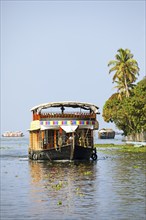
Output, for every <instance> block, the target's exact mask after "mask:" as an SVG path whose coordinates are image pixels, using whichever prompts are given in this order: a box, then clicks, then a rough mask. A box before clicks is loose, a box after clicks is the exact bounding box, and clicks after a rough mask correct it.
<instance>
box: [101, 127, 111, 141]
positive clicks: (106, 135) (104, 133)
mask: <svg viewBox="0 0 146 220" xmlns="http://www.w3.org/2000/svg"><path fill="white" fill-rule="evenodd" d="M98 138H99V139H114V138H115V131H114V130H113V129H105V128H102V129H101V130H99V131H98Z"/></svg>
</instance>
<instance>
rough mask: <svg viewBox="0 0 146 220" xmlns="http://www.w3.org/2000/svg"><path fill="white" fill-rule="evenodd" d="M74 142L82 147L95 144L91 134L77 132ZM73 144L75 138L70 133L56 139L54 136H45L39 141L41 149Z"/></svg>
mask: <svg viewBox="0 0 146 220" xmlns="http://www.w3.org/2000/svg"><path fill="white" fill-rule="evenodd" d="M74 143H75V144H76V145H79V146H82V147H91V146H93V138H92V137H91V136H87V137H86V136H84V137H83V136H82V137H80V136H78V135H76V134H75V136H74ZM70 144H73V138H71V136H68V135H62V136H60V137H58V138H57V139H56V140H54V139H53V138H52V137H48V138H44V139H43V140H41V141H39V146H40V148H41V149H44V150H45V149H46V150H47V149H52V148H56V149H58V148H61V147H63V146H66V145H70Z"/></svg>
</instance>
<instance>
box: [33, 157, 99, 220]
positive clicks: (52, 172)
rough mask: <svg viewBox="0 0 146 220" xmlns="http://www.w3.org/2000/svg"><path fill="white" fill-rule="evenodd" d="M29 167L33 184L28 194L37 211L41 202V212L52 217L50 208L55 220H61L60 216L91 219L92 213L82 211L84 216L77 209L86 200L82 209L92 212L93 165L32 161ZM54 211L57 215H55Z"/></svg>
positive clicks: (94, 186)
mask: <svg viewBox="0 0 146 220" xmlns="http://www.w3.org/2000/svg"><path fill="white" fill-rule="evenodd" d="M29 166H30V173H31V177H32V179H31V180H32V182H31V183H32V185H33V190H32V191H31V195H32V198H33V200H34V202H35V201H36V200H37V201H38V206H39V207H38V208H40V204H39V203H40V202H42V203H43V205H42V206H41V209H42V210H44V212H49V213H51V215H52V206H53V213H54V212H55V218H56V219H57V218H58V219H60V214H61V215H63V216H64V218H66V217H67V216H68V215H69V216H72V215H73V216H74V218H75V219H78V218H79V216H80V217H81V216H82V215H83V216H84V215H85V213H86V217H88V216H89V217H90V215H91V214H90V213H88V212H86V211H85V210H84V212H83V213H82V212H81V209H80V208H79V210H77V207H80V206H81V204H82V203H83V202H85V201H87V203H86V202H85V204H84V206H83V207H82V208H83V209H88V208H89V209H90V212H91V211H92V212H94V211H95V210H94V208H95V206H96V198H95V197H96V196H95V192H96V185H95V178H96V169H97V166H96V163H93V162H91V163H90V162H88V163H73V162H72V163H69V162H65V163H52V164H50V163H38V162H34V161H32V162H30V163H29ZM40 188H41V190H40ZM46 206H47V209H46ZM75 210H76V211H75ZM57 212H59V213H58V214H57ZM79 213H80V215H79ZM45 214H47V213H45ZM66 215H67V216H66ZM63 216H62V217H63ZM52 217H53V216H52ZM50 219H51V218H50Z"/></svg>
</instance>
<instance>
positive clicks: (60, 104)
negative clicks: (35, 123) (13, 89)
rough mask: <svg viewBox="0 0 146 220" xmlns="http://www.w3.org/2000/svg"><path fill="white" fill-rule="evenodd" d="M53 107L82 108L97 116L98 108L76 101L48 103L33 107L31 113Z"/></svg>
mask: <svg viewBox="0 0 146 220" xmlns="http://www.w3.org/2000/svg"><path fill="white" fill-rule="evenodd" d="M54 107H60V108H61V107H71V108H82V109H85V110H91V111H93V112H94V113H96V114H99V111H98V109H99V107H97V106H96V105H94V104H92V103H86V102H77V101H62V102H49V103H44V104H40V105H37V106H34V107H33V108H32V109H31V111H37V112H38V113H39V112H41V110H42V109H46V108H54Z"/></svg>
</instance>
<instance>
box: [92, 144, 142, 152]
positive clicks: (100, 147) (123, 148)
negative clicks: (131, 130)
mask: <svg viewBox="0 0 146 220" xmlns="http://www.w3.org/2000/svg"><path fill="white" fill-rule="evenodd" d="M95 147H96V148H97V151H103V150H105V149H106V151H107V150H111V149H112V150H114V149H115V150H118V151H122V152H131V153H146V145H145V146H144V145H132V144H125V145H124V144H123V145H121V144H119V145H117V144H116V145H115V144H95Z"/></svg>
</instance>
